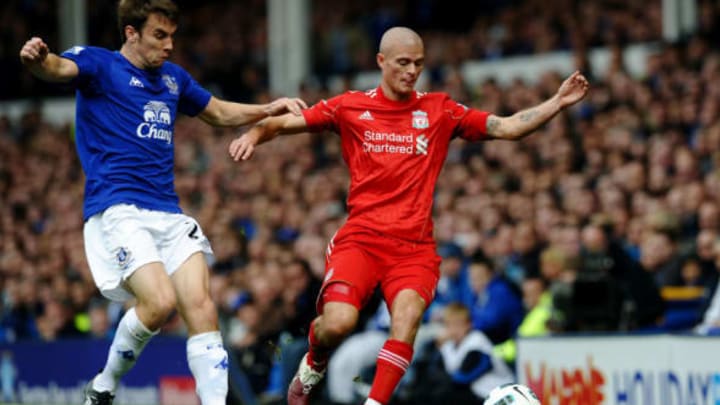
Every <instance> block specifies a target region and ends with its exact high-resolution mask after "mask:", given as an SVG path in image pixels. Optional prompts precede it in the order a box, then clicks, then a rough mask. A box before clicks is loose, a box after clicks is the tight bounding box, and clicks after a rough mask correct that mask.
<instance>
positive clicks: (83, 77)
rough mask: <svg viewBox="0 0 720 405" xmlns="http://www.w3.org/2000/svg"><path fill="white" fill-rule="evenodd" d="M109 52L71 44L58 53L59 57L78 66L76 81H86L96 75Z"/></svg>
mask: <svg viewBox="0 0 720 405" xmlns="http://www.w3.org/2000/svg"><path fill="white" fill-rule="evenodd" d="M108 53H109V52H108V51H107V50H105V49H102V48H96V47H90V46H88V47H84V46H73V47H72V48H70V49H68V50H67V51H65V52H63V53H61V54H60V57H63V58H66V59H70V60H71V61H73V62H75V64H76V65H77V67H78V71H79V73H78V77H77V78H76V79H75V81H76V82H77V83H87V82H89V81H90V80H91V79H93V78H94V77H96V76H97V75H98V72H99V71H100V68H101V66H104V65H106V64H107V58H108V57H109V56H110V55H109V54H108Z"/></svg>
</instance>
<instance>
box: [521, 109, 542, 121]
mask: <svg viewBox="0 0 720 405" xmlns="http://www.w3.org/2000/svg"><path fill="white" fill-rule="evenodd" d="M537 115H538V112H537V111H535V110H534V109H532V110H527V111H523V112H521V113H520V114H519V115H518V118H519V119H520V121H522V122H528V121H532V120H533V119H534V118H535V117H537Z"/></svg>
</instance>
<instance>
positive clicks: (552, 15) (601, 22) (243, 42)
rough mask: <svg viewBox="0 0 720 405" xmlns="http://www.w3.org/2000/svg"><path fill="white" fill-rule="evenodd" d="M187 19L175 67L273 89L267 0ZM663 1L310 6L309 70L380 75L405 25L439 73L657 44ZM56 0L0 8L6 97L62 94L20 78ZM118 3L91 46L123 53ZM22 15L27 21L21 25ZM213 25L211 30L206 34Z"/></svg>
mask: <svg viewBox="0 0 720 405" xmlns="http://www.w3.org/2000/svg"><path fill="white" fill-rule="evenodd" d="M177 2H178V4H179V5H180V7H181V10H182V15H181V20H180V29H179V30H178V32H177V34H176V37H177V41H176V43H175V50H174V56H173V60H174V61H175V62H178V63H179V64H180V65H182V66H184V67H186V68H187V69H188V70H189V71H190V73H191V74H192V75H193V76H194V77H195V78H196V79H198V81H200V82H201V83H203V84H204V85H205V86H208V87H210V88H211V89H212V90H214V91H215V93H216V94H218V95H221V96H223V98H227V99H231V100H250V99H252V98H253V97H255V96H256V95H258V94H260V93H263V92H264V91H265V89H266V88H267V74H266V72H267V45H268V38H267V32H268V24H267V6H266V1H265V0H249V1H242V2H237V1H229V0H215V1H203V2H196V1H183V0H179V1H177ZM661 3H662V2H661V1H660V0H652V1H645V0H633V1H624V0H592V1H588V0H583V1H580V0H556V1H551V2H548V1H544V0H524V1H519V0H486V1H481V2H470V3H468V4H463V6H462V8H461V9H459V8H458V7H453V6H448V5H447V3H446V2H443V1H440V0H389V1H388V0H384V1H369V2H338V1H332V0H309V1H308V4H310V6H311V7H312V10H313V11H312V14H311V18H310V22H309V24H310V27H311V36H312V44H313V46H312V60H313V62H312V65H313V66H312V69H311V71H312V72H313V74H314V75H315V78H314V79H316V80H317V81H320V82H323V81H324V80H325V79H327V78H328V76H330V75H338V74H340V75H352V74H353V73H357V72H360V71H364V70H372V69H375V52H376V48H377V44H378V42H379V39H380V35H382V33H383V32H384V31H385V29H387V28H388V27H390V26H393V25H398V24H401V25H408V26H411V27H413V28H415V29H416V30H418V32H420V34H421V35H422V36H423V38H424V39H425V43H426V49H427V62H428V67H429V68H430V71H432V72H434V73H433V75H434V76H437V75H439V74H441V72H440V71H441V70H442V68H443V67H444V66H447V65H450V66H457V65H458V64H459V63H461V62H463V61H466V60H492V59H497V58H502V57H506V56H512V55H521V54H532V53H540V52H547V51H554V50H569V49H575V50H578V49H587V48H590V47H594V46H600V45H608V44H617V45H621V46H622V45H625V44H628V43H635V42H647V41H658V40H660V39H661V33H662V28H661V20H662V18H661V17H662V15H661V14H662V13H661ZM703 3H704V4H706V6H707V7H705V8H704V9H703V10H702V12H703V14H702V15H703V18H705V20H704V21H703V24H706V25H707V26H708V27H711V28H710V29H714V28H712V26H713V25H714V24H713V22H714V17H713V16H717V14H718V13H717V10H715V9H713V7H715V8H717V6H713V4H712V2H711V1H704V2H703ZM58 4H59V2H58V1H57V0H32V1H18V0H11V1H5V2H3V4H2V5H0V23H2V26H3V27H8V28H7V29H5V30H3V33H2V34H0V77H6V78H7V77H12V78H21V79H20V80H5V81H2V82H0V90H1V91H0V99H14V98H19V97H28V96H34V97H39V96H45V95H59V94H62V92H63V90H62V89H61V88H59V87H57V86H48V85H46V84H43V83H42V82H40V81H37V80H33V79H32V77H31V76H30V75H27V74H22V72H23V71H22V66H21V65H20V62H19V59H18V57H17V54H18V52H19V49H20V47H21V45H22V44H23V43H24V42H25V41H26V40H27V39H28V38H30V37H31V36H40V37H42V38H44V39H45V40H46V42H47V43H48V45H49V46H50V48H51V49H53V50H55V51H62V49H58V47H59V46H60V44H59V35H58V29H59V27H58V21H57V15H58V12H57V10H58ZM114 4H115V2H114V1H110V0H88V1H87V11H88V13H89V18H88V20H87V24H88V40H89V42H90V44H91V45H96V46H103V47H107V48H110V49H117V48H119V46H120V36H119V33H118V29H117V26H116V22H115V21H116V19H115V18H116V17H115V8H114ZM18 16H23V17H22V18H18ZM209 27H212V29H208V28H209Z"/></svg>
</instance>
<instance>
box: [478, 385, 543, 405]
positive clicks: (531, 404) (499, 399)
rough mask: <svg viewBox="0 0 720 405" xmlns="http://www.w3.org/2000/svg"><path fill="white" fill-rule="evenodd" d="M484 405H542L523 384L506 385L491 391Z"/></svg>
mask: <svg viewBox="0 0 720 405" xmlns="http://www.w3.org/2000/svg"><path fill="white" fill-rule="evenodd" d="M484 405H540V400H539V399H538V397H537V395H535V393H534V392H533V391H532V390H531V389H530V388H528V387H526V386H524V385H522V384H505V385H501V386H499V387H496V388H494V389H493V390H492V391H490V395H489V396H488V397H487V399H486V400H485V402H484Z"/></svg>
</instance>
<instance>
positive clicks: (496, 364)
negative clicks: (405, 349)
mask: <svg viewBox="0 0 720 405" xmlns="http://www.w3.org/2000/svg"><path fill="white" fill-rule="evenodd" d="M414 368H415V371H416V374H415V378H416V380H415V381H414V385H413V387H412V389H411V390H410V391H411V392H412V394H411V396H410V398H409V400H410V402H411V403H424V404H447V403H453V404H478V405H480V404H482V403H483V402H484V400H485V398H486V397H487V396H488V394H489V393H490V391H491V390H492V389H493V388H495V387H497V386H499V385H502V384H507V383H511V382H513V381H514V380H515V376H514V375H513V372H512V371H511V370H510V368H509V367H508V365H507V364H505V362H504V361H503V360H502V359H500V358H499V357H497V356H495V355H494V353H493V345H492V343H491V342H490V340H489V339H488V338H487V337H486V336H485V335H484V334H483V333H482V332H480V331H478V330H474V329H473V324H472V320H471V319H470V311H469V309H468V308H467V307H465V306H464V305H462V304H460V303H451V304H449V305H447V306H446V307H445V308H444V309H443V330H442V332H441V334H440V336H438V338H437V340H436V341H435V342H431V343H430V344H428V345H426V347H425V348H424V349H423V350H422V352H421V354H420V355H419V356H418V360H416V362H415V364H414Z"/></svg>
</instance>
